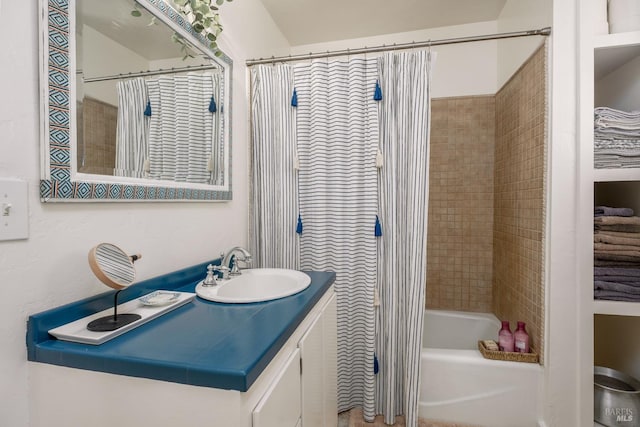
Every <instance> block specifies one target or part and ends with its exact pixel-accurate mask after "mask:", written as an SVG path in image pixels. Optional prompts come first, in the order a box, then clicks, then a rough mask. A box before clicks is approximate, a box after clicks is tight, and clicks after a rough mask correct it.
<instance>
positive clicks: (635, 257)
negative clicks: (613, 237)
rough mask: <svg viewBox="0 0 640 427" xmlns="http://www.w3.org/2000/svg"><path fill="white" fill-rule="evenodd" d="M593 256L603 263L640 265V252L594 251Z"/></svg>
mask: <svg viewBox="0 0 640 427" xmlns="http://www.w3.org/2000/svg"><path fill="white" fill-rule="evenodd" d="M593 256H594V258H595V259H597V260H603V261H632V262H636V263H640V251H616V252H609V251H593Z"/></svg>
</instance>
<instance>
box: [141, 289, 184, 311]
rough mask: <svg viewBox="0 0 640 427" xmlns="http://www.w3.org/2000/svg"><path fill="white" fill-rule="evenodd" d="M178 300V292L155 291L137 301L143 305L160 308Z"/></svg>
mask: <svg viewBox="0 0 640 427" xmlns="http://www.w3.org/2000/svg"><path fill="white" fill-rule="evenodd" d="M178 298H180V292H170V291H155V292H151V293H150V294H147V295H145V296H143V297H140V298H138V301H140V302H141V303H142V304H143V305H148V306H153V307H160V306H163V305H167V304H171V303H172V302H174V301H177V300H178Z"/></svg>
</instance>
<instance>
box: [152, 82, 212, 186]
mask: <svg viewBox="0 0 640 427" xmlns="http://www.w3.org/2000/svg"><path fill="white" fill-rule="evenodd" d="M146 83H147V90H148V93H149V101H150V105H151V117H149V157H148V158H149V162H150V165H149V177H151V178H155V179H165V180H170V181H180V182H196V183H211V176H212V174H213V175H214V176H215V175H216V174H217V172H218V171H216V170H213V171H211V170H210V169H212V167H210V165H212V138H213V131H214V127H215V126H216V123H217V114H213V113H211V112H210V111H209V104H210V101H211V96H212V94H213V93H214V76H213V75H212V74H211V73H202V74H196V73H189V74H187V75H163V76H160V77H158V78H154V79H148V80H147V81H146ZM214 166H215V167H220V165H214Z"/></svg>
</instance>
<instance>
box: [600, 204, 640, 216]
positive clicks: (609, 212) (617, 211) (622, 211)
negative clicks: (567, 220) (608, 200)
mask: <svg viewBox="0 0 640 427" xmlns="http://www.w3.org/2000/svg"><path fill="white" fill-rule="evenodd" d="M593 213H594V215H595V216H633V209H631V208H612V207H609V206H596V207H595V208H594V209H593Z"/></svg>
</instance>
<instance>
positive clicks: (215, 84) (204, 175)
mask: <svg viewBox="0 0 640 427" xmlns="http://www.w3.org/2000/svg"><path fill="white" fill-rule="evenodd" d="M40 3H41V28H42V34H43V36H42V37H41V50H42V53H43V61H42V66H41V75H42V77H41V88H42V90H41V92H42V112H43V115H42V117H43V118H44V120H43V123H42V132H41V133H42V179H41V182H40V193H41V199H42V201H45V202H49V201H220V200H230V199H231V174H230V172H231V158H230V157H231V155H230V154H231V130H230V123H231V120H230V119H231V108H230V106H231V99H230V94H231V74H232V73H231V71H232V70H231V68H232V62H231V60H230V59H229V58H228V57H227V56H226V55H224V54H221V55H220V54H219V56H216V54H215V53H214V52H213V51H212V50H211V49H209V48H208V43H206V41H205V40H204V39H202V38H201V36H200V35H198V34H197V33H195V32H194V31H193V30H192V29H191V27H190V25H189V24H188V23H187V22H186V20H185V19H184V17H183V16H182V15H181V14H180V13H179V12H177V11H175V10H174V9H173V8H172V7H171V5H170V3H168V2H166V1H163V0H137V1H135V2H134V1H133V0H110V1H108V2H106V1H102V0H40ZM132 12H133V13H132ZM176 39H177V41H176Z"/></svg>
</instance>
